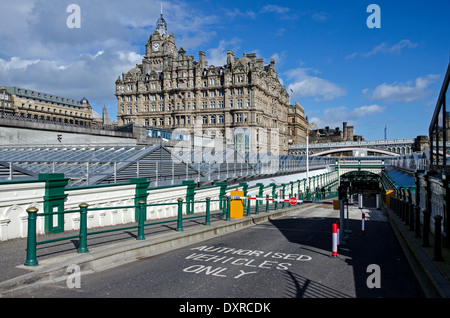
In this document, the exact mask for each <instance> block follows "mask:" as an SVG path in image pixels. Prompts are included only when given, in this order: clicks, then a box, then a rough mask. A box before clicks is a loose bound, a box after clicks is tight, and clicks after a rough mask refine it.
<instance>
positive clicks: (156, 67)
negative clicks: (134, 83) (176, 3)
mask: <svg viewBox="0 0 450 318" xmlns="http://www.w3.org/2000/svg"><path fill="white" fill-rule="evenodd" d="M176 56H177V47H176V45H175V37H174V35H173V33H170V35H168V34H167V23H166V21H165V20H164V18H163V15H162V13H161V17H160V18H159V19H158V21H157V23H156V30H155V31H154V32H153V34H152V35H150V38H149V39H148V42H147V44H146V53H145V57H144V60H143V65H144V73H145V74H148V73H150V72H151V71H162V70H163V68H164V65H165V64H166V63H164V61H165V60H167V59H168V58H176Z"/></svg>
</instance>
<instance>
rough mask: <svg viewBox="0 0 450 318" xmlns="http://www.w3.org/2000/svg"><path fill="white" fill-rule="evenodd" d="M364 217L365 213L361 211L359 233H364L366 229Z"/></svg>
mask: <svg viewBox="0 0 450 318" xmlns="http://www.w3.org/2000/svg"><path fill="white" fill-rule="evenodd" d="M365 218H366V215H365V214H364V213H363V214H362V219H361V235H364V234H365V233H366V230H365V224H364V223H365V221H366V220H365Z"/></svg>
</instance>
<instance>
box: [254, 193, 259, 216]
mask: <svg viewBox="0 0 450 318" xmlns="http://www.w3.org/2000/svg"><path fill="white" fill-rule="evenodd" d="M256 198H258V196H256ZM255 201H256V202H255V214H256V215H258V214H259V200H258V199H257V200H255Z"/></svg>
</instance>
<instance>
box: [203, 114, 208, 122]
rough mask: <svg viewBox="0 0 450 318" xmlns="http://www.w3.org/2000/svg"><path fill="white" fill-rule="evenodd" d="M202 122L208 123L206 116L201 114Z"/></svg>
mask: <svg viewBox="0 0 450 318" xmlns="http://www.w3.org/2000/svg"><path fill="white" fill-rule="evenodd" d="M202 122H203V124H207V123H208V116H203V121H202Z"/></svg>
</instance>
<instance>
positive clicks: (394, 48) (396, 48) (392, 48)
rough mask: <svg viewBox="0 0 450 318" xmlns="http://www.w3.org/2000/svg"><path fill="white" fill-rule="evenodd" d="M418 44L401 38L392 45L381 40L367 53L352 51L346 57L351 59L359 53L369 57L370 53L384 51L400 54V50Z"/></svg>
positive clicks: (374, 53)
mask: <svg viewBox="0 0 450 318" xmlns="http://www.w3.org/2000/svg"><path fill="white" fill-rule="evenodd" d="M417 46H418V43H413V42H411V41H410V40H407V39H406V40H401V41H400V42H398V43H396V44H394V45H389V44H388V43H386V42H383V43H381V44H379V45H377V46H375V47H374V48H373V49H372V50H371V51H370V52H367V53H362V54H360V53H356V52H355V53H352V54H349V55H348V56H347V59H352V58H355V57H356V56H358V55H361V56H363V57H370V56H372V55H376V54H379V53H384V54H400V52H401V51H402V50H403V49H404V48H408V49H412V48H415V47H417Z"/></svg>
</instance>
